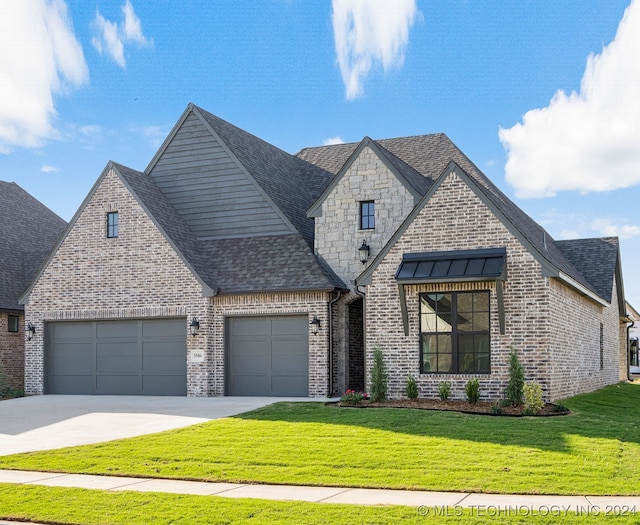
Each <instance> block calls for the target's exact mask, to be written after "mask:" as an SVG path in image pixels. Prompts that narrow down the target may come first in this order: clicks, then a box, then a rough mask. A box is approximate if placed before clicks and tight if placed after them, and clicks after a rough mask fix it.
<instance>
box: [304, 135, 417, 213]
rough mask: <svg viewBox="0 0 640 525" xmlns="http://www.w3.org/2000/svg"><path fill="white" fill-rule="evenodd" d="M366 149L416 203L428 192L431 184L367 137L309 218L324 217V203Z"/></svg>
mask: <svg viewBox="0 0 640 525" xmlns="http://www.w3.org/2000/svg"><path fill="white" fill-rule="evenodd" d="M365 148H369V149H371V150H372V151H373V152H374V154H375V155H376V156H377V157H378V158H379V159H380V160H381V161H382V162H383V163H384V165H385V166H386V167H387V169H388V170H389V171H390V172H391V173H392V174H393V175H394V176H395V177H396V178H397V179H398V180H399V181H400V182H401V183H402V185H403V186H404V187H405V188H406V189H407V190H408V191H409V193H411V194H412V195H413V198H414V200H415V202H417V201H418V200H419V199H420V197H421V196H422V194H423V193H424V191H425V190H426V187H428V186H429V182H428V181H426V180H425V178H424V177H423V176H422V175H420V173H418V172H417V171H416V170H415V169H413V168H412V167H411V166H409V165H408V164H407V163H406V162H404V161H403V160H402V159H399V158H397V157H396V156H394V155H393V154H392V153H390V152H389V151H387V150H386V149H384V148H383V147H381V146H380V145H378V144H377V143H376V142H375V141H373V140H371V139H370V138H369V137H365V138H364V139H363V140H362V141H361V142H360V143H359V144H358V145H357V147H356V148H355V149H354V150H353V151H352V152H351V154H350V155H349V158H348V159H347V160H346V161H345V163H344V164H343V166H342V167H341V168H340V170H339V171H338V172H337V174H336V176H335V177H333V179H332V180H331V182H330V183H329V185H328V186H327V187H326V188H325V190H324V191H323V192H322V195H320V197H318V199H317V200H316V201H315V202H314V203H313V205H312V206H311V207H310V208H309V211H308V212H307V216H308V217H319V216H320V215H322V203H323V202H324V201H325V200H326V199H327V197H328V196H329V195H330V194H331V192H332V191H333V190H334V189H335V188H336V186H338V184H340V181H341V180H342V179H343V178H344V176H345V175H346V174H347V172H348V171H349V169H350V168H351V167H352V166H353V165H354V164H355V163H356V162H357V160H358V158H359V157H360V154H361V153H362V151H363V150H364V149H365ZM343 151H346V150H343Z"/></svg>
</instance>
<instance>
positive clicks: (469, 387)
mask: <svg viewBox="0 0 640 525" xmlns="http://www.w3.org/2000/svg"><path fill="white" fill-rule="evenodd" d="M464 391H465V393H466V394H467V401H469V403H477V402H478V400H479V399H480V382H479V381H478V380H477V379H470V380H469V381H468V382H467V384H466V385H465V387H464Z"/></svg>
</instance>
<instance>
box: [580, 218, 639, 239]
mask: <svg viewBox="0 0 640 525" xmlns="http://www.w3.org/2000/svg"><path fill="white" fill-rule="evenodd" d="M591 228H592V229H593V230H594V231H596V232H599V234H600V235H602V236H605V237H620V238H621V239H632V238H633V237H638V236H639V235H640V226H633V225H630V224H622V225H618V224H615V223H614V221H613V220H612V219H595V220H594V221H593V222H592V223H591Z"/></svg>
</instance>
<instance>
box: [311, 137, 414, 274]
mask: <svg viewBox="0 0 640 525" xmlns="http://www.w3.org/2000/svg"><path fill="white" fill-rule="evenodd" d="M371 200H372V201H375V221H376V228H375V230H360V229H359V227H360V202H361V201H371ZM413 207H414V198H413V196H412V195H411V193H410V192H409V190H407V188H405V186H404V185H403V184H402V183H401V182H400V181H399V180H398V179H397V178H396V177H395V175H393V174H392V173H391V172H390V171H389V169H388V168H387V166H386V165H385V164H384V163H383V162H382V161H381V160H380V159H379V158H378V157H377V155H375V154H374V152H373V150H371V148H368V147H366V148H364V149H363V150H362V152H361V153H360V156H359V157H358V158H357V159H356V160H355V161H354V163H353V164H352V165H351V167H350V168H349V170H348V171H347V172H346V173H345V174H344V176H343V177H342V179H341V180H340V181H339V183H338V184H337V186H336V187H335V188H334V189H333V191H332V192H331V193H330V194H329V195H328V197H327V198H326V200H325V201H324V202H323V203H322V215H321V216H320V217H316V218H315V219H314V220H315V251H316V253H317V254H318V255H319V256H320V257H322V258H323V259H324V260H325V261H326V262H327V263H328V264H329V266H331V268H332V269H333V271H334V272H335V273H336V274H337V275H338V276H339V277H340V278H341V279H342V280H343V281H344V282H345V283H346V284H347V285H348V284H349V283H350V282H351V281H352V280H353V279H355V278H356V277H357V276H358V275H359V274H360V273H361V272H362V270H363V269H364V268H363V266H362V263H361V262H360V259H359V255H358V247H359V246H360V245H361V244H362V241H363V240H365V239H366V241H367V244H368V245H369V248H370V259H373V257H375V256H376V255H377V253H378V252H379V251H380V250H381V249H382V247H383V246H384V245H385V244H386V243H387V241H388V240H389V239H390V238H391V236H392V235H393V234H394V233H395V231H396V230H397V229H398V227H399V226H400V224H402V221H403V220H404V219H405V218H406V217H407V215H409V213H410V212H411V210H412V209H413Z"/></svg>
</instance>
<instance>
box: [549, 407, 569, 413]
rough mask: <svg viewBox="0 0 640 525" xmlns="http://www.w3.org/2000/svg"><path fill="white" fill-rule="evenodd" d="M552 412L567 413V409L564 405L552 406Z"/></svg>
mask: <svg viewBox="0 0 640 525" xmlns="http://www.w3.org/2000/svg"><path fill="white" fill-rule="evenodd" d="M553 411H554V412H569V409H568V408H567V407H566V406H564V405H553Z"/></svg>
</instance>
